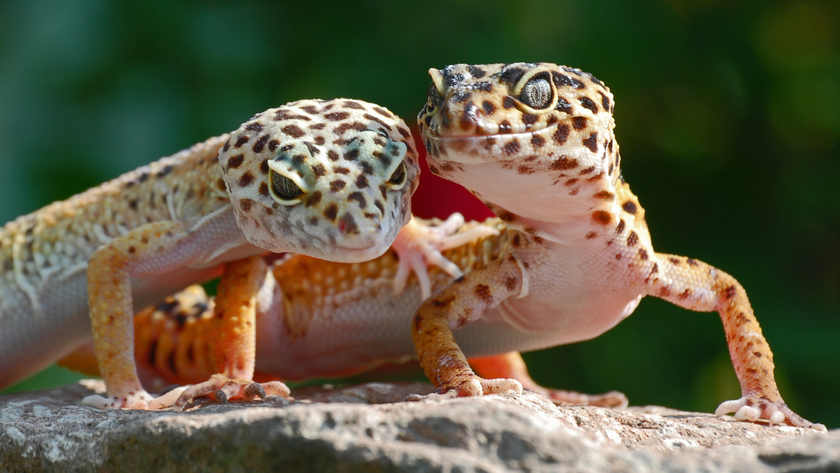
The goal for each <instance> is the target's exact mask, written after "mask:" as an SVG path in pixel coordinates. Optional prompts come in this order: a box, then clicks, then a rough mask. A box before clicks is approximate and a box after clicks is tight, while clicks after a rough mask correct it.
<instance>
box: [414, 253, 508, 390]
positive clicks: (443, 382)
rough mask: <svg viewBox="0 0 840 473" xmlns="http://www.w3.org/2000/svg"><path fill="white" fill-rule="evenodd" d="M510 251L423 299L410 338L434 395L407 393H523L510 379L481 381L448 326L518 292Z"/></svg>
mask: <svg viewBox="0 0 840 473" xmlns="http://www.w3.org/2000/svg"><path fill="white" fill-rule="evenodd" d="M521 271H522V270H521V268H520V266H519V264H518V262H517V261H516V258H515V257H514V256H513V255H509V256H507V257H505V258H501V259H499V260H497V261H494V262H493V263H491V264H489V265H487V266H484V267H481V268H479V269H476V270H475V271H473V272H471V273H468V274H466V275H464V276H462V277H460V278H458V279H456V280H455V281H453V282H452V283H451V284H450V285H449V286H447V287H446V288H444V289H443V290H441V291H440V292H438V293H437V294H435V295H434V297H432V298H431V299H427V300H426V301H425V302H423V304H422V305H421V306H420V308H419V309H418V310H417V313H416V314H415V316H414V319H413V320H412V323H411V337H412V339H413V340H414V347H415V349H416V350H417V357H418V358H419V360H420V366H422V367H423V371H424V372H425V373H426V376H427V377H428V378H429V380H431V381H432V383H433V384H434V385H435V386H436V387H437V388H438V391H437V393H435V394H430V395H428V396H411V397H410V398H409V400H419V399H423V398H426V397H432V398H434V397H438V396H444V397H463V396H480V395H482V394H495V393H504V392H522V384H520V383H519V381H516V380H515V379H483V378H480V377H478V376H476V374H475V373H474V372H473V370H472V369H471V368H470V366H469V363H468V362H467V359H466V357H465V356H464V353H463V352H462V351H461V349H460V348H459V347H458V344H457V343H456V342H455V339H454V338H453V336H452V330H453V329H457V328H459V327H462V326H463V325H465V324H468V323H470V322H473V321H475V320H477V319H479V318H481V317H482V316H483V315H484V314H486V313H487V312H489V311H490V310H492V309H493V308H494V307H496V306H497V305H499V304H500V303H501V302H502V301H503V300H505V299H507V298H508V297H512V296H513V297H515V296H517V295H519V294H520V293H521V291H522V287H523V283H522V279H523V275H522V272H521Z"/></svg>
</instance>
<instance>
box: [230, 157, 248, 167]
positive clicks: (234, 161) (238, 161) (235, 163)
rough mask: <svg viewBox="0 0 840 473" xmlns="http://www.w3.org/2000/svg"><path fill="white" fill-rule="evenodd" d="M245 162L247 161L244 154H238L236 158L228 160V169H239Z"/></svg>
mask: <svg viewBox="0 0 840 473" xmlns="http://www.w3.org/2000/svg"><path fill="white" fill-rule="evenodd" d="M243 161H245V155H244V154H237V155H236V156H232V157H231V158H229V159H228V162H227V164H228V169H236V168H238V167H239V166H240V165H242V162H243Z"/></svg>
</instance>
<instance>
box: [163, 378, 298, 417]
mask: <svg viewBox="0 0 840 473" xmlns="http://www.w3.org/2000/svg"><path fill="white" fill-rule="evenodd" d="M208 394H213V395H214V396H215V397H216V401H218V402H219V403H220V404H227V403H228V401H229V400H231V399H237V398H242V399H245V400H246V401H253V400H254V399H256V398H260V399H265V398H266V396H271V395H274V396H280V397H284V398H286V399H291V396H290V394H291V391H290V390H289V388H288V387H287V386H286V385H285V384H283V383H281V382H280V381H269V382H267V383H255V382H254V381H251V380H243V379H231V378H228V377H227V376H225V375H223V374H214V375H213V376H212V377H210V379H209V380H207V381H205V382H203V383H199V384H195V385H192V386H190V387H188V388H186V389H185V390H184V391H183V392H182V393H181V395H180V396H179V397H178V399H177V400H175V402H174V403H173V405H172V407H174V408H175V410H179V411H180V410H182V409H183V408H184V406H186V405H187V403H189V402H190V401H192V400H193V399H195V398H197V397H200V396H206V395H208Z"/></svg>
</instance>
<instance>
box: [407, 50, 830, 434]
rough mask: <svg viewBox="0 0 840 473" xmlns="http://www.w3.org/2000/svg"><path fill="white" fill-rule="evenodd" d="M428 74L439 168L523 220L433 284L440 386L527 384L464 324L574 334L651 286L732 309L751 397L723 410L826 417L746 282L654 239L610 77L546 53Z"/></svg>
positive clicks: (422, 319) (653, 292) (500, 337)
mask: <svg viewBox="0 0 840 473" xmlns="http://www.w3.org/2000/svg"><path fill="white" fill-rule="evenodd" d="M429 73H430V75H431V76H432V82H433V83H432V85H431V87H430V88H429V92H428V102H427V104H426V105H425V107H424V108H423V110H422V111H421V112H420V114H419V117H418V122H419V124H420V130H421V133H422V136H423V140H424V144H425V147H426V150H427V158H428V162H429V167H430V169H431V171H432V172H433V173H435V174H437V175H439V176H441V177H443V178H445V179H448V180H451V181H454V182H456V183H459V184H461V185H463V186H464V187H466V188H467V189H469V190H470V191H471V192H472V193H473V194H475V195H476V196H477V197H479V198H480V199H481V200H482V201H483V202H484V203H485V204H486V205H487V206H488V207H489V208H490V209H491V210H492V211H493V212H494V213H495V214H496V215H497V216H499V218H500V219H501V220H502V221H504V222H505V224H506V225H507V227H508V229H509V231H510V232H512V234H511V236H510V238H511V244H510V245H509V246H508V248H507V251H505V252H504V253H503V254H502V255H500V257H499V258H498V259H496V260H495V261H494V262H493V263H491V264H489V265H487V266H485V267H483V268H480V269H478V270H475V271H472V272H471V273H468V274H466V275H465V276H464V277H463V278H460V279H456V280H455V281H454V282H452V283H451V284H449V285H448V286H447V287H446V288H444V289H442V290H441V291H439V292H438V293H436V294H435V295H433V296H432V298H430V299H429V300H427V301H425V302H424V303H423V304H422V305H421V307H420V308H419V310H418V312H417V314H416V315H415V317H414V319H413V321H412V334H413V339H414V343H415V346H416V348H417V352H418V356H419V359H420V362H421V365H422V366H423V368H424V370H425V372H426V374H427V376H428V377H429V379H431V380H432V382H433V383H434V384H435V385H436V386H438V388H439V391H438V393H439V394H436V395H444V396H469V395H479V394H482V393H493V392H505V391H518V390H521V389H522V388H521V386H520V385H519V383H518V382H517V381H515V380H513V379H483V378H480V377H478V376H476V375H475V373H473V371H472V370H471V369H470V367H469V365H468V364H467V362H466V360H465V358H464V353H467V352H468V351H470V350H471V347H470V344H471V343H473V342H472V340H466V339H463V338H458V337H455V338H453V331H454V332H455V333H458V332H461V331H468V332H469V331H471V332H472V333H476V337H477V338H478V339H480V340H481V343H482V344H483V345H482V346H483V347H485V348H488V347H491V346H492V347H493V350H497V351H499V352H504V351H507V350H509V349H511V348H512V347H513V346H515V347H516V349H518V350H530V349H539V348H543V347H547V346H553V345H560V344H565V343H572V342H576V341H581V340H586V339H590V338H593V337H595V336H598V335H600V334H601V333H603V332H605V331H606V330H609V329H610V328H612V327H613V326H615V325H616V324H617V323H619V322H620V321H621V320H623V319H624V318H625V317H627V316H628V315H630V314H631V313H632V312H633V310H634V309H635V308H636V306H637V305H638V304H639V301H640V300H641V299H642V297H644V296H648V295H649V296H654V297H659V298H662V299H665V300H667V301H669V302H672V303H674V304H676V305H679V306H681V307H684V308H687V309H690V310H696V311H703V312H711V311H716V312H718V313H719V314H720V317H721V320H722V321H723V325H724V330H725V332H726V339H727V343H728V345H729V350H730V355H731V358H732V363H733V366H734V367H735V371H736V374H737V376H738V379H739V381H740V383H741V390H742V397H741V398H740V399H738V400H734V401H727V402H724V403H723V404H721V405H720V407H719V408H718V410H717V413H718V414H726V413H730V412H735V416H736V418H738V419H743V420H757V419H766V420H768V421H769V422H770V423H771V424H773V423H783V422H784V423H787V424H790V425H796V426H802V427H817V428H819V427H821V426H819V425H818V424H812V423H810V422H808V421H807V420H805V419H802V418H801V417H800V416H798V415H797V414H796V413H794V412H793V411H792V410H791V409H790V408H789V407H787V405H786V404H785V403H784V401H783V400H782V397H781V395H780V394H779V391H778V389H777V387H776V383H775V380H774V377H773V361H772V360H773V355H772V352H771V351H770V348H769V346H768V344H767V341H766V340H765V339H764V336H763V335H762V332H761V329H760V327H759V325H758V322H757V321H756V319H755V316H754V314H753V311H752V308H751V307H750V304H749V301H748V300H747V297H746V292H745V291H744V288H743V287H742V286H741V285H740V284H739V283H738V282H737V281H736V280H735V279H734V278H733V277H732V276H730V275H728V274H726V273H724V272H723V271H721V270H719V269H716V268H714V267H712V266H710V265H708V264H706V263H703V262H701V261H698V260H696V259H693V258H687V257H684V256H677V255H667V254H661V253H657V252H655V251H654V249H653V246H652V244H651V239H650V233H649V230H648V227H647V224H646V222H645V212H644V209H643V208H642V206H641V204H640V203H639V200H638V199H637V198H636V196H635V195H633V193H632V192H631V191H630V187H629V185H628V184H627V183H626V182H624V179H623V178H622V176H621V170H620V163H621V158H620V154H619V148H618V143H617V142H616V140H615V136H614V133H613V129H614V126H615V123H614V120H613V110H614V106H615V102H614V98H613V95H612V93H611V92H610V91H609V89H608V88H607V87H606V86H605V85H604V84H603V83H602V82H601V81H599V80H598V79H596V78H595V77H594V76H592V75H591V74H588V73H585V72H582V71H580V70H577V69H573V68H569V67H564V66H557V65H554V64H548V63H514V64H485V65H466V64H457V65H453V66H448V67H446V68H444V69H441V70H437V69H431V70H430V71H429ZM478 333H480V335H478ZM462 349H463V351H462Z"/></svg>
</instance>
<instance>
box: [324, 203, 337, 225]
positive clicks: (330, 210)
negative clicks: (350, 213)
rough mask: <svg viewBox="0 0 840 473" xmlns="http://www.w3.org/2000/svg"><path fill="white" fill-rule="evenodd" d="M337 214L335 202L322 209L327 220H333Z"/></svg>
mask: <svg viewBox="0 0 840 473" xmlns="http://www.w3.org/2000/svg"><path fill="white" fill-rule="evenodd" d="M337 216H338V206H337V205H335V204H332V205H330V206H329V207H327V208H326V210H324V217H326V218H327V219H328V220H329V221H331V222H334V221H335V218H336V217H337Z"/></svg>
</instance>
